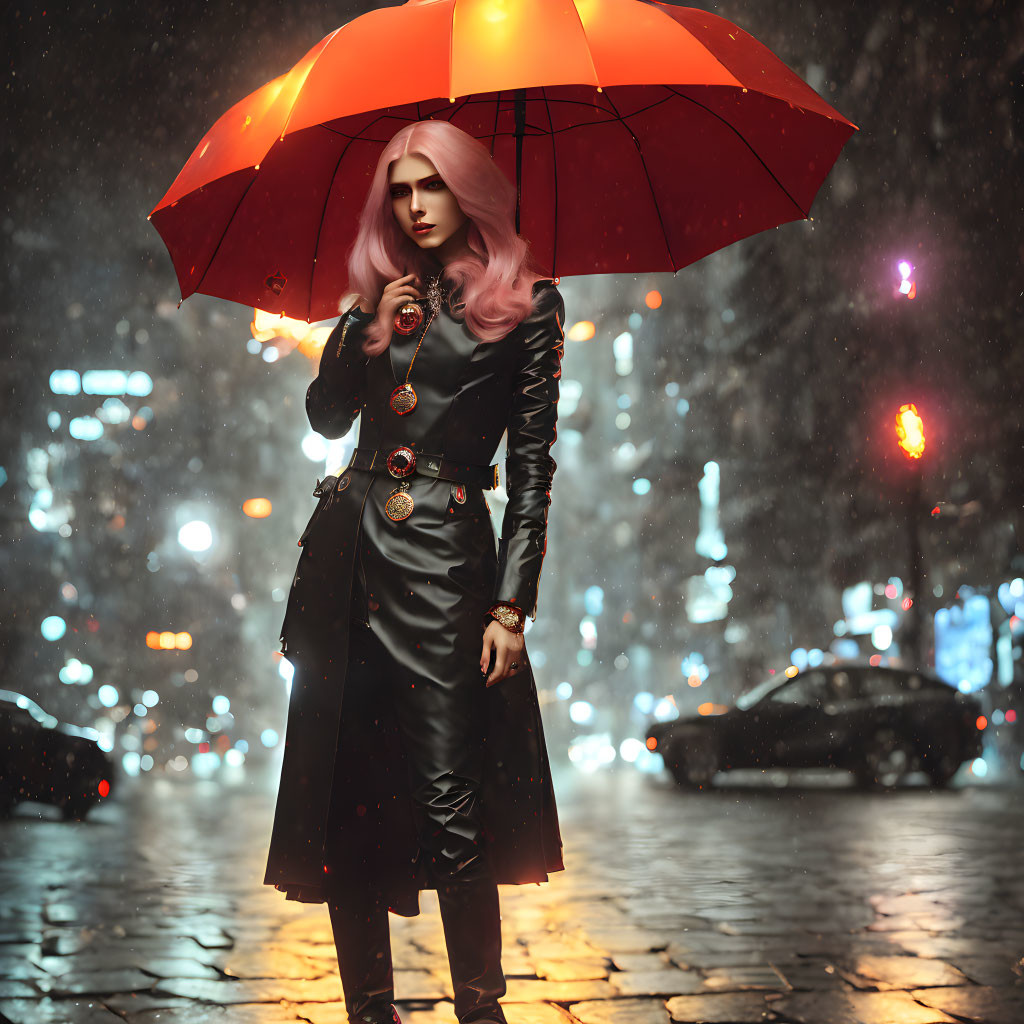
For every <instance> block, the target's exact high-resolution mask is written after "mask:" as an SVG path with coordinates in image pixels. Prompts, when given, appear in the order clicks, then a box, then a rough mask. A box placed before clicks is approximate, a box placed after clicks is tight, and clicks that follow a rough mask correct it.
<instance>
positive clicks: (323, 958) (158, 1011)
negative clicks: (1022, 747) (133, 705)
mask: <svg viewBox="0 0 1024 1024" xmlns="http://www.w3.org/2000/svg"><path fill="white" fill-rule="evenodd" d="M275 785H276V776H275V775H274V773H273V772H272V771H267V772H266V773H264V775H263V776H261V777H258V778H257V777H254V776H253V775H251V774H250V775H249V776H244V777H241V778H240V781H239V782H238V783H237V785H236V786H235V787H234V788H228V789H225V788H222V787H220V786H217V785H214V784H213V783H209V782H196V781H189V782H171V781H169V780H167V779H158V778H141V779H138V780H131V781H129V780H126V785H124V787H123V788H122V791H121V799H120V802H119V803H117V804H111V805H108V806H106V807H104V808H100V809H98V810H97V811H94V812H93V814H92V815H90V817H89V818H88V820H87V821H85V822H72V823H63V822H61V821H59V820H58V819H57V816H56V813H54V814H50V810H51V809H49V808H43V807H41V806H39V805H22V806H21V807H19V808H18V809H17V811H16V814H15V817H14V818H13V819H11V820H9V821H6V822H3V823H0V849H2V853H3V857H2V863H0V872H2V877H0V893H2V896H0V901H2V916H0V944H2V945H0V978H2V981H0V1013H2V1014H3V1015H4V1016H5V1018H6V1019H8V1020H10V1021H13V1022H15V1024H114V1022H115V1021H119V1020H126V1021H129V1022H131V1024H149V1022H157V1021H159V1022H161V1024H207V1022H225V1024H280V1022H294V1021H309V1022H312V1024H342V1022H344V1021H345V1014H344V1008H343V1004H342V1001H341V983H340V980H339V976H338V969H337V960H336V955H335V951H334V946H333V942H332V936H331V932H330V923H329V918H328V914H327V910H326V907H324V906H322V905H312V906H303V905H301V904H297V903H289V902H286V901H285V899H284V897H283V895H282V894H281V893H279V892H277V891H275V890H274V889H273V888H272V887H269V886H264V885H262V878H263V869H264V864H265V855H266V848H267V841H268V837H269V830H270V824H271V815H272V809H273V794H274V787H275ZM555 788H556V792H557V794H558V798H559V805H560V812H561V817H562V830H563V839H564V841H565V860H566V870H565V871H564V872H560V873H558V874H556V875H553V876H552V879H551V881H550V882H549V883H548V884H547V885H541V886H537V885H526V886H502V887H501V889H500V892H501V899H502V911H503V922H502V927H503V935H504V946H505V953H504V958H503V963H504V967H505V972H506V976H507V978H508V993H507V995H506V997H505V999H504V1000H503V1005H504V1008H505V1011H506V1014H507V1016H508V1018H509V1021H510V1024H572V1022H573V1021H580V1022H582V1024H669V1022H670V1021H675V1022H678V1024H682V1022H697V1021H708V1022H719V1024H725V1022H755V1021H764V1020H771V1021H785V1022H801V1024H853V1022H864V1024H937V1022H947V1021H980V1022H985V1024H1020V1022H1021V1021H1024V982H1022V971H1024V963H1022V957H1024V873H1022V870H1021V849H1022V841H1024V807H1022V802H1021V799H1020V793H1021V791H1020V790H1019V789H1000V788H995V787H973V788H963V789H952V790H950V791H947V792H941V791H929V790H926V789H924V788H920V787H916V788H915V787H908V788H906V789H904V790H902V791H899V792H895V793H874V794H871V793H862V792H858V791H856V790H854V789H851V788H847V787H846V786H845V785H841V784H838V783H836V782H834V781H822V780H820V779H815V778H810V779H808V780H807V781H806V782H803V783H801V784H800V785H790V786H787V787H784V788H783V787H775V786H773V785H772V784H771V783H770V782H767V781H763V780H758V781H757V782H756V783H755V782H753V781H751V782H744V781H729V782H727V783H724V784H716V785H715V786H714V787H713V789H712V790H711V791H709V792H706V793H683V792H681V791H679V790H677V789H676V788H675V787H674V786H673V785H672V784H671V783H670V782H668V781H667V779H664V778H661V777H651V776H644V775H641V774H639V773H634V772H629V771H620V772H618V773H612V774H597V775H581V774H577V773H575V772H572V771H568V770H565V771H561V772H560V773H558V774H556V776H555ZM421 906H422V910H423V912H422V914H421V915H420V916H419V917H418V918H414V919H403V918H398V917H395V916H392V917H391V923H392V936H393V946H394V960H395V967H396V991H397V996H398V999H399V1010H400V1012H401V1013H402V1018H403V1022H405V1024H453V1022H454V1015H453V1014H452V1012H451V1002H450V996H451V985H450V979H449V977H448V965H447V959H446V955H445V948H444V941H443V936H442V931H441V924H440V918H439V916H438V913H437V903H436V898H435V896H434V894H433V893H432V892H429V893H424V894H423V897H422V900H421Z"/></svg>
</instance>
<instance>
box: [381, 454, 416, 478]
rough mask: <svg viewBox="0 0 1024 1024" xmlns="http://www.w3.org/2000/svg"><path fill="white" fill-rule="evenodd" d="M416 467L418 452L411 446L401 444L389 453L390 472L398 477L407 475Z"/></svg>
mask: <svg viewBox="0 0 1024 1024" xmlns="http://www.w3.org/2000/svg"><path fill="white" fill-rule="evenodd" d="M415 468H416V453H415V452H414V451H413V450H412V449H411V448H406V447H405V446H400V447H398V448H395V449H394V450H393V451H392V452H391V454H390V455H388V472H389V473H390V474H391V475H392V476H393V477H397V478H398V479H402V478H403V477H407V476H408V475H409V474H410V473H412V472H413V470H415Z"/></svg>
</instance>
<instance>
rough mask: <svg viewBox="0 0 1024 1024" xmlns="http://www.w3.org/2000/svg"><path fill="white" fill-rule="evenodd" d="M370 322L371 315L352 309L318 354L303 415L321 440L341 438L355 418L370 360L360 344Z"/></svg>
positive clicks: (356, 307)
mask: <svg viewBox="0 0 1024 1024" xmlns="http://www.w3.org/2000/svg"><path fill="white" fill-rule="evenodd" d="M372 320H373V314H372V313H364V312H363V311H362V310H361V309H359V308H358V306H354V307H353V308H352V309H350V310H349V311H348V312H347V313H346V314H345V315H344V316H343V317H342V318H341V319H340V320H339V321H338V323H337V326H336V327H335V328H334V330H333V331H331V334H330V337H329V338H328V339H327V343H326V344H325V345H324V350H323V352H322V353H321V354H320V369H319V370H318V371H317V376H316V379H315V380H314V381H313V383H312V384H310V385H309V389H308V390H307V391H306V415H307V416H308V417H309V422H310V425H311V426H312V428H313V429H314V430H315V431H317V433H320V434H323V435H324V437H329V438H332V439H333V438H336V437H344V436H345V435H346V434H347V433H348V432H349V431H350V430H351V429H352V424H353V423H355V420H356V416H358V415H359V409H360V406H361V404H362V395H363V388H364V387H365V385H366V366H367V364H368V363H369V361H370V357H369V356H368V355H366V353H365V352H363V350H362V346H361V343H362V340H363V329H364V328H365V327H366V326H367V325H368V324H369V323H371V322H372Z"/></svg>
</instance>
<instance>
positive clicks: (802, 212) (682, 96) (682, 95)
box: [666, 85, 808, 220]
mask: <svg viewBox="0 0 1024 1024" xmlns="http://www.w3.org/2000/svg"><path fill="white" fill-rule="evenodd" d="M666 88H667V89H670V90H671V91H672V92H673V93H675V95H676V96H678V97H679V98H680V99H684V100H689V102H690V103H692V104H694V106H697V107H700V108H701V110H703V111H705V112H706V113H708V114H711V115H712V117H716V118H718V120H719V121H721V122H722V124H724V125H725V126H726V127H727V128H729V129H731V130H732V131H733V132H735V133H736V136H737V138H739V140H740V141H741V142H742V143H743V145H745V146H746V147H747V149H749V150H750V152H751V153H753V154H754V156H755V157H757V161H758V163H759V164H760V165H761V166H762V167H763V168H764V169H765V170H766V171H767V172H768V173H769V174H770V175H771V176H772V180H773V181H774V182H775V184H776V185H778V186H779V188H780V189H782V191H783V192H785V193H786V197H787V198H788V199H789V201H790V202H791V203H792V204H793V205H794V206H795V207H796V208H797V209H798V210H799V211H800V215H801V216H802V217H803V218H804V220H807V217H808V214H807V212H806V211H805V210H804V208H803V207H802V206H801V205H800V204H799V203H798V202H797V201H796V200H795V199H794V198H793V196H792V194H791V193H790V191H789V189H788V188H786V186H785V185H783V184H782V182H781V181H779V179H778V178H777V177H776V176H775V172H774V171H773V170H772V169H771V168H770V167H769V166H768V165H767V164H766V163H765V162H764V160H762V159H761V154H760V153H758V151H757V150H756V149H754V147H753V146H752V145H751V144H750V143H749V142H748V141H747V139H746V138H745V137H744V135H743V133H742V132H741V131H740V130H739V129H738V128H737V127H736V126H735V125H732V124H730V123H729V122H728V121H727V120H726V119H725V118H724V117H722V115H721V114H718V113H716V112H715V111H714V110H712V109H711V108H710V107H707V106H705V105H704V104H703V103H701V102H700V101H699V100H695V99H694V98H693V97H692V96H687V95H686V93H683V92H679V91H678V90H677V89H676V88H675V87H674V86H671V85H669V86H666ZM761 95H765V94H764V93H761Z"/></svg>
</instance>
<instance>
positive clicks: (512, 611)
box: [488, 604, 526, 633]
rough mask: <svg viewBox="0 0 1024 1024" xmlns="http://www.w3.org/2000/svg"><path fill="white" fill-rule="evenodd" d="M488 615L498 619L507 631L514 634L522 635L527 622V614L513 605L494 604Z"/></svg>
mask: <svg viewBox="0 0 1024 1024" xmlns="http://www.w3.org/2000/svg"><path fill="white" fill-rule="evenodd" d="M488 614H489V615H490V616H491V617H492V618H494V619H497V620H498V621H499V622H500V623H501V624H502V625H503V626H504V627H505V628H506V629H508V630H510V631H511V632H513V633H522V632H523V628H524V625H523V624H524V623H525V622H526V612H525V611H523V609H522V608H516V607H515V605H511V604H493V605H491V607H490V608H489V609H488Z"/></svg>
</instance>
